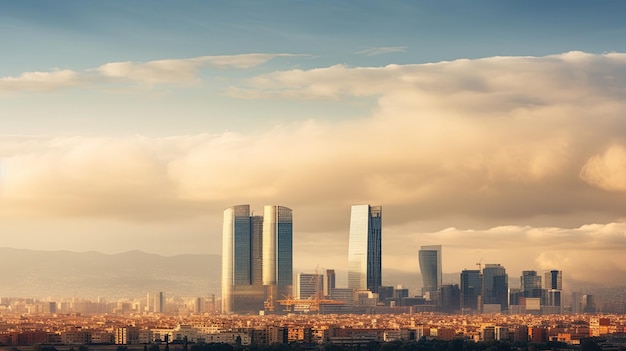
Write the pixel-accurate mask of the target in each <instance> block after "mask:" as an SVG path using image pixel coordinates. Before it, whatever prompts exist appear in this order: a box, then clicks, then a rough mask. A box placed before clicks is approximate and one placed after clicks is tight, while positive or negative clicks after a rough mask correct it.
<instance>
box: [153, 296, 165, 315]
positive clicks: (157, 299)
mask: <svg viewBox="0 0 626 351" xmlns="http://www.w3.org/2000/svg"><path fill="white" fill-rule="evenodd" d="M153 312H157V313H163V312H165V293H163V292H162V291H159V292H158V293H156V294H154V304H153Z"/></svg>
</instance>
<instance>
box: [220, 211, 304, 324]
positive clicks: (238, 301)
mask: <svg viewBox="0 0 626 351" xmlns="http://www.w3.org/2000/svg"><path fill="white" fill-rule="evenodd" d="M222 233H223V234H222V235H223V237H222V311H223V312H227V313H247V312H250V311H260V310H263V309H273V308H274V304H275V302H276V300H277V299H278V298H281V297H283V296H288V295H290V294H291V291H292V287H293V220H292V211H291V209H289V208H287V207H283V206H274V205H268V206H265V207H264V209H263V216H255V215H254V214H253V213H251V212H250V205H238V206H233V207H229V208H227V209H226V210H224V228H223V232H222Z"/></svg>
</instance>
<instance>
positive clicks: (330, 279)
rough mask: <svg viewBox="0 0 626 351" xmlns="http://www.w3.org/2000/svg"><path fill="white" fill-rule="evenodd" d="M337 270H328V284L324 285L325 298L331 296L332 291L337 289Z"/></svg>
mask: <svg viewBox="0 0 626 351" xmlns="http://www.w3.org/2000/svg"><path fill="white" fill-rule="evenodd" d="M335 280H336V277H335V270H334V269H327V270H326V284H324V296H330V294H331V291H332V290H333V289H334V288H335Z"/></svg>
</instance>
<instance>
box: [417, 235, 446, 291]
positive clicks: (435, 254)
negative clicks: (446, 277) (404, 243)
mask: <svg viewBox="0 0 626 351" xmlns="http://www.w3.org/2000/svg"><path fill="white" fill-rule="evenodd" d="M418 258H419V264H420V272H421V273H422V281H423V282H424V287H423V288H422V293H423V294H424V295H426V293H435V292H437V289H438V288H439V287H440V286H441V285H442V282H443V273H442V271H441V245H430V246H422V247H421V248H420V250H419V251H418Z"/></svg>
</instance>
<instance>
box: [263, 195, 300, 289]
mask: <svg viewBox="0 0 626 351" xmlns="http://www.w3.org/2000/svg"><path fill="white" fill-rule="evenodd" d="M263 285H265V286H267V287H268V288H269V290H268V293H269V294H271V296H272V301H276V300H277V299H278V298H282V297H283V296H290V295H291V294H292V292H293V217H292V211H291V209H289V208H287V207H283V206H274V205H267V206H265V207H264V211H263Z"/></svg>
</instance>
